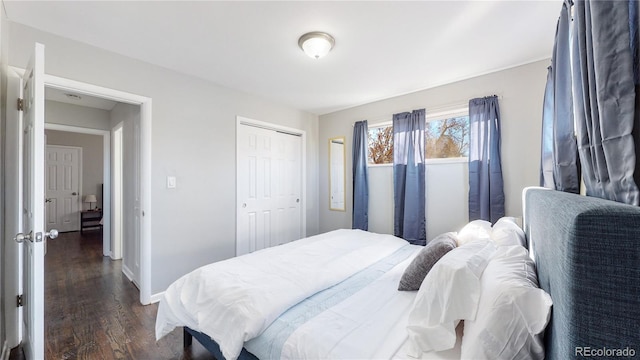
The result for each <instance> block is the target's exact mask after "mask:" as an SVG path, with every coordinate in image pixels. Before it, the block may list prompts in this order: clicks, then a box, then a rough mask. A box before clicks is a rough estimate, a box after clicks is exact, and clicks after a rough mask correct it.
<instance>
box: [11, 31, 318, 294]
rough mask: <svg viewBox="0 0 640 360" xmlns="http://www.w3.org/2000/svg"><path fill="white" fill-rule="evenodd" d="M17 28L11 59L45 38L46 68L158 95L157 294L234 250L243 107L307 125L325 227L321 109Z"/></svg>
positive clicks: (313, 197)
mask: <svg viewBox="0 0 640 360" xmlns="http://www.w3.org/2000/svg"><path fill="white" fill-rule="evenodd" d="M10 29H11V33H10V41H9V46H10V47H9V50H10V55H11V56H10V59H9V62H10V64H11V65H15V66H19V67H24V66H25V64H26V63H27V61H28V57H29V54H30V53H31V51H32V48H33V44H34V42H40V43H43V44H44V45H45V47H46V50H45V51H46V61H45V63H46V65H45V71H46V73H48V74H51V75H56V76H60V77H65V78H69V79H74V80H78V81H83V82H87V83H91V84H95V85H99V86H104V87H108V88H113V89H118V90H121V91H127V92H130V93H134V94H139V95H142V96H147V97H150V98H152V99H153V109H152V114H153V123H152V133H151V142H152V145H151V146H152V149H151V151H152V161H151V169H152V170H151V171H152V174H151V175H152V183H151V189H150V191H151V197H152V199H151V204H152V205H151V206H152V207H151V209H149V210H148V211H149V214H150V216H151V219H152V224H151V234H150V236H151V248H152V249H151V276H152V279H151V292H152V294H153V293H158V292H161V291H164V290H165V289H166V287H167V286H168V285H169V284H170V283H171V282H172V281H174V280H176V279H177V278H178V277H179V276H181V275H183V274H185V273H187V272H188V271H191V270H193V269H194V268H196V267H198V266H200V265H204V264H207V263H210V262H213V261H218V260H222V259H226V258H229V257H232V256H234V255H235V184H236V168H235V131H236V116H238V115H240V116H244V117H248V118H251V119H256V120H261V121H266V122H271V123H275V124H279V125H283V126H288V127H292V128H296V129H300V130H304V131H306V134H307V149H306V150H307V174H306V175H307V198H306V200H307V201H306V210H307V234H308V235H313V234H316V233H318V229H319V220H318V219H319V217H318V204H317V202H318V142H317V139H318V118H317V116H316V115H313V114H309V113H306V112H303V111H299V110H296V109H293V108H290V107H287V106H283V105H279V104H276V103H273V102H271V101H268V100H265V99H263V98H259V97H256V96H252V95H249V94H246V93H242V92H239V91H235V90H231V89H228V88H224V87H221V86H218V85H215V84H212V83H210V82H207V81H203V80H200V79H197V78H194V77H190V76H187V75H183V74H180V73H177V72H173V71H169V70H167V69H165V68H162V67H159V66H154V65H150V64H148V63H144V62H142V61H138V60H135V59H131V58H127V57H124V56H121V55H118V54H115V53H112V52H108V51H104V50H102V49H98V48H96V47H93V46H89V45H86V44H83V43H80V42H76V41H72V40H69V39H65V38H61V37H59V36H56V35H53V34H49V33H45V32H41V31H38V30H35V29H33V28H30V27H26V26H23V25H20V24H16V23H10ZM325 150H326V149H325ZM168 175H173V176H176V177H177V186H178V187H177V189H171V190H168V189H166V177H167V176H168Z"/></svg>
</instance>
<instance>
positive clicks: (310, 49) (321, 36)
mask: <svg viewBox="0 0 640 360" xmlns="http://www.w3.org/2000/svg"><path fill="white" fill-rule="evenodd" d="M335 43H336V40H335V39H334V38H333V36H331V35H329V34H327V33H325V32H321V31H313V32H309V33H306V34H304V35H302V36H300V39H298V46H300V49H302V51H304V53H305V54H307V55H309V56H310V57H312V58H314V59H320V58H321V57H323V56H325V55H327V54H328V53H329V51H331V49H332V48H333V45H335Z"/></svg>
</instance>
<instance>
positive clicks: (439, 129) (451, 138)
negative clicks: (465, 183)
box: [425, 115, 469, 159]
mask: <svg viewBox="0 0 640 360" xmlns="http://www.w3.org/2000/svg"><path fill="white" fill-rule="evenodd" d="M425 137H426V142H425V152H426V158H427V159H444V158H461V157H468V156H469V115H462V116H456V117H446V118H444V119H439V120H427V128H426V131H425Z"/></svg>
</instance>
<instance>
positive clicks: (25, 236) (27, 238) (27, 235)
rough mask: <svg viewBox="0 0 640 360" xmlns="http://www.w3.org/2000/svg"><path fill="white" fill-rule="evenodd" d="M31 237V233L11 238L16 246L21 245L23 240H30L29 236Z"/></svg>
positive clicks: (19, 234)
mask: <svg viewBox="0 0 640 360" xmlns="http://www.w3.org/2000/svg"><path fill="white" fill-rule="evenodd" d="M32 235H33V231H32V232H30V233H28V234H26V235H25V234H23V233H18V234H17V235H16V237H14V238H13V240H15V242H17V243H18V244H22V243H23V242H24V241H25V240H31V236H32Z"/></svg>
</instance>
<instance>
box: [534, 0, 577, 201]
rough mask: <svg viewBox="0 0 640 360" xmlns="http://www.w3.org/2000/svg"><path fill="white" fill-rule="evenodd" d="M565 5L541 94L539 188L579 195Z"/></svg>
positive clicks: (567, 13) (565, 3) (568, 3)
mask: <svg viewBox="0 0 640 360" xmlns="http://www.w3.org/2000/svg"><path fill="white" fill-rule="evenodd" d="M568 1H570V0H568ZM568 1H565V2H564V3H563V4H562V10H561V12H560V18H559V19H558V26H557V28H556V39H555V44H554V46H553V54H552V57H551V66H550V67H549V72H548V76H547V86H546V88H545V93H544V108H543V112H542V147H541V149H542V154H541V161H540V167H541V169H540V185H541V186H544V187H547V188H550V189H555V190H560V191H566V192H572V193H579V192H580V165H579V164H580V162H579V160H578V146H577V143H576V138H575V136H574V125H573V96H572V94H571V61H570V55H569V49H570V45H569V24H570V23H571V19H570V12H569V9H570V7H571V3H570V2H568Z"/></svg>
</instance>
